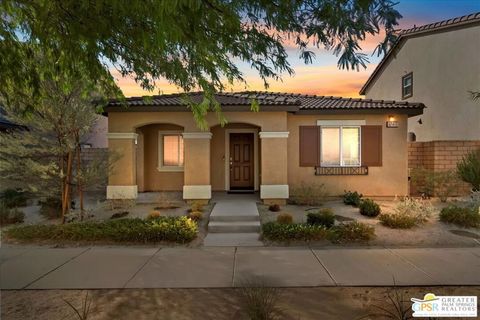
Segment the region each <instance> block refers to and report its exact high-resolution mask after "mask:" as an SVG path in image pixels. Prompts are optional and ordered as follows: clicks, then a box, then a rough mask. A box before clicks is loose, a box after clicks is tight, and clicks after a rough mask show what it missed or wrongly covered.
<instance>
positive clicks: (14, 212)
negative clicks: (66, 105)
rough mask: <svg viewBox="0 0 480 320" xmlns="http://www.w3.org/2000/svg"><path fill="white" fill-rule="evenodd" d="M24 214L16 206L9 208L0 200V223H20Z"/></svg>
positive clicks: (2, 224)
mask: <svg viewBox="0 0 480 320" xmlns="http://www.w3.org/2000/svg"><path fill="white" fill-rule="evenodd" d="M24 219H25V214H24V213H23V212H22V211H20V210H18V209H17V208H9V207H8V206H7V205H5V203H3V202H0V225H1V226H4V225H7V224H13V223H22V222H23V220H24Z"/></svg>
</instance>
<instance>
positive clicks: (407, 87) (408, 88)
mask: <svg viewBox="0 0 480 320" xmlns="http://www.w3.org/2000/svg"><path fill="white" fill-rule="evenodd" d="M411 96H413V73H412V72H410V73H409V74H406V75H404V76H403V77H402V99H407V98H410V97H411Z"/></svg>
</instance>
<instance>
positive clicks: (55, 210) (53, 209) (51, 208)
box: [39, 197, 62, 219]
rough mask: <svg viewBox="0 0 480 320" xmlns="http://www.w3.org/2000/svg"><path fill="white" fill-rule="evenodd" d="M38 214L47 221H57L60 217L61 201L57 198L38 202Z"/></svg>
mask: <svg viewBox="0 0 480 320" xmlns="http://www.w3.org/2000/svg"><path fill="white" fill-rule="evenodd" d="M39 204H40V214H41V215H42V216H44V217H45V218H47V219H57V218H60V217H61V216H62V200H60V199H58V198H51V197H50V198H46V199H45V200H42V201H39Z"/></svg>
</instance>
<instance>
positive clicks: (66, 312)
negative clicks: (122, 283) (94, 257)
mask: <svg viewBox="0 0 480 320" xmlns="http://www.w3.org/2000/svg"><path fill="white" fill-rule="evenodd" d="M391 290H392V289H391V288H385V287H334V288H325V287H318V288H288V289H280V296H279V308H280V310H281V314H282V316H283V317H282V319H302V320H309V319H358V318H359V317H361V316H364V315H367V314H368V313H369V312H372V309H371V308H372V306H373V305H376V304H378V305H381V306H382V307H387V308H390V307H389V306H388V303H387V300H388V299H387V293H388V292H391ZM397 290H398V292H399V293H402V294H403V295H404V299H405V300H406V302H405V306H406V307H407V308H409V307H410V306H411V303H410V302H409V300H410V298H413V297H416V298H421V297H423V296H424V295H425V294H426V293H429V292H431V293H434V294H436V295H475V296H478V295H479V294H480V287H473V286H471V287H411V288H398V289H397ZM85 295H86V291H85V290H23V291H2V301H1V319H4V320H20V319H21V320H23V319H37V320H47V319H48V320H50V319H73V318H74V315H73V311H72V310H71V308H70V307H68V306H67V304H66V303H65V302H64V300H67V301H69V302H71V303H72V304H73V305H74V306H76V307H80V306H81V304H82V302H83V299H84V298H85ZM89 297H90V298H91V301H92V304H91V313H90V317H89V318H88V319H89V320H110V319H111V320H113V319H115V320H116V319H137V320H146V319H172V320H173V319H176V320H177V319H178V320H183V319H185V320H186V319H201V320H202V319H218V320H224V319H225V320H227V319H246V317H245V315H244V313H243V311H242V310H241V304H240V301H239V296H238V292H236V289H231V288H228V289H123V290H90V291H89ZM377 311H378V310H377Z"/></svg>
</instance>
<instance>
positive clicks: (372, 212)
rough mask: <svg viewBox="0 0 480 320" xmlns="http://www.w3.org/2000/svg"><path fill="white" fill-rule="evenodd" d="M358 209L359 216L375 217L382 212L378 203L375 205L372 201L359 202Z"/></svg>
mask: <svg viewBox="0 0 480 320" xmlns="http://www.w3.org/2000/svg"><path fill="white" fill-rule="evenodd" d="M359 207H360V214H361V215H362V216H367V217H376V216H378V215H379V214H380V213H381V212H382V210H381V209H380V206H379V205H378V203H376V202H375V201H373V200H372V199H364V200H362V201H361V202H360V206H359Z"/></svg>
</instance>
